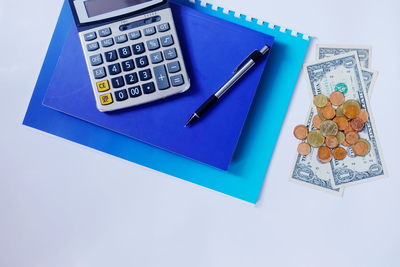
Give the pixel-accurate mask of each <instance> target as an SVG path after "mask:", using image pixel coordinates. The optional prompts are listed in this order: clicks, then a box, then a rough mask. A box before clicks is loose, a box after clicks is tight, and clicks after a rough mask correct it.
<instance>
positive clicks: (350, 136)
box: [346, 132, 360, 145]
mask: <svg viewBox="0 0 400 267" xmlns="http://www.w3.org/2000/svg"><path fill="white" fill-rule="evenodd" d="M359 138H360V137H359V135H358V133H356V132H349V133H347V134H346V142H347V143H349V144H350V145H354V144H355V143H356V142H357V141H358V139H359Z"/></svg>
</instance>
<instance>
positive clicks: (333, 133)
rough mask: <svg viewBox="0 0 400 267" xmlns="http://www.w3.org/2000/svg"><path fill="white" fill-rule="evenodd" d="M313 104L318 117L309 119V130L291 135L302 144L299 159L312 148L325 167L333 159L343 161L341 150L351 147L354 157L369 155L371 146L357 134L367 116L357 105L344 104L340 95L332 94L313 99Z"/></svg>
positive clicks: (297, 129) (302, 128)
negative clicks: (315, 149)
mask: <svg viewBox="0 0 400 267" xmlns="http://www.w3.org/2000/svg"><path fill="white" fill-rule="evenodd" d="M313 102H314V105H315V106H316V108H317V112H318V114H317V115H315V116H314V117H313V119H312V126H313V127H310V129H311V130H310V131H309V128H308V127H307V126H306V125H297V126H296V127H295V129H294V131H293V134H294V136H295V137H296V138H297V139H299V140H302V142H301V143H300V144H299V145H298V147H297V151H298V153H299V154H300V155H304V156H306V155H308V154H309V153H310V152H311V149H312V147H314V148H318V153H317V157H318V160H319V161H320V162H322V163H327V162H330V161H331V160H332V158H334V159H335V160H343V159H344V158H346V155H347V151H346V149H345V148H344V147H351V149H352V151H353V153H354V155H356V156H365V155H367V154H368V153H369V152H370V150H371V144H370V143H369V142H368V141H367V140H365V139H362V138H360V136H359V134H358V132H360V131H361V130H363V129H364V126H365V123H366V122H367V121H368V120H369V115H368V112H367V111H366V110H365V109H362V108H361V105H360V103H359V102H358V101H356V100H352V99H350V100H346V99H345V97H344V95H343V93H341V92H340V91H335V92H333V93H332V94H331V95H330V96H329V97H327V96H325V95H323V94H319V95H316V96H315V97H314V101H313Z"/></svg>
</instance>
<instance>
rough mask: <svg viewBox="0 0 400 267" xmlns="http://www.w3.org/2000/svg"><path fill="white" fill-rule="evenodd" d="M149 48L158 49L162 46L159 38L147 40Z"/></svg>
mask: <svg viewBox="0 0 400 267" xmlns="http://www.w3.org/2000/svg"><path fill="white" fill-rule="evenodd" d="M147 48H148V49H149V50H156V49H158V48H160V43H159V42H158V39H153V40H149V41H147Z"/></svg>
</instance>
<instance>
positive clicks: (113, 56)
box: [104, 50, 118, 62]
mask: <svg viewBox="0 0 400 267" xmlns="http://www.w3.org/2000/svg"><path fill="white" fill-rule="evenodd" d="M104 55H105V56H106V61H107V62H112V61H115V60H117V59H118V55H117V51H115V50H111V51H108V52H105V53H104Z"/></svg>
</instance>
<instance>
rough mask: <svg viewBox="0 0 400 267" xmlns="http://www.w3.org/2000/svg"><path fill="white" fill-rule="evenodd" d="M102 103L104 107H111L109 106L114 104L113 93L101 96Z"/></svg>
mask: <svg viewBox="0 0 400 267" xmlns="http://www.w3.org/2000/svg"><path fill="white" fill-rule="evenodd" d="M100 102H101V104H102V105H103V106H105V105H109V104H111V103H112V102H114V101H113V98H112V95H111V93H109V94H105V95H101V96H100Z"/></svg>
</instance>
